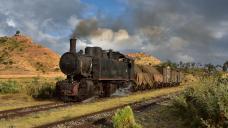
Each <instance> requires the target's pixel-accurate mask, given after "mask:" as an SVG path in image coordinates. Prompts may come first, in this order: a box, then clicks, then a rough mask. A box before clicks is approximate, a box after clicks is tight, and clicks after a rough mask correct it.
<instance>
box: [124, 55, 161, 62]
mask: <svg viewBox="0 0 228 128" xmlns="http://www.w3.org/2000/svg"><path fill="white" fill-rule="evenodd" d="M128 56H130V57H132V58H134V59H135V63H136V64H139V65H158V64H160V63H161V61H160V60H159V59H158V58H156V57H153V56H150V55H146V54H145V53H129V54H128Z"/></svg>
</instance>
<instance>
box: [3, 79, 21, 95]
mask: <svg viewBox="0 0 228 128" xmlns="http://www.w3.org/2000/svg"><path fill="white" fill-rule="evenodd" d="M19 91H20V86H19V85H18V83H17V82H16V81H12V80H8V81H6V82H2V83H0V93H2V94H6V93H18V92H19Z"/></svg>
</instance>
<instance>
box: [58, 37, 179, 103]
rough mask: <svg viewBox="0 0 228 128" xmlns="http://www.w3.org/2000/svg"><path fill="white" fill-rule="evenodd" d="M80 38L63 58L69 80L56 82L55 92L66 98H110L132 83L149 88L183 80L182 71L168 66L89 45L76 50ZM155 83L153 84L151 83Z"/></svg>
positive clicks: (71, 43) (62, 62) (62, 66)
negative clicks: (147, 63)
mask: <svg viewBox="0 0 228 128" xmlns="http://www.w3.org/2000/svg"><path fill="white" fill-rule="evenodd" d="M76 41H77V39H70V51H69V52H66V53H64V54H63V55H62V56H61V58H60V63H59V66H60V69H61V71H62V72H63V73H64V74H65V75H66V76H67V79H66V80H63V81H58V82H57V83H56V94H57V96H58V97H59V98H61V99H64V100H74V101H81V100H84V99H87V98H89V97H92V96H95V95H97V96H101V97H108V96H110V95H111V94H112V93H114V92H115V91H116V90H117V89H119V88H123V87H128V86H129V85H136V86H133V90H134V89H139V90H140V89H144V90H145V89H148V87H149V88H151V87H154V86H157V87H159V88H160V87H163V86H174V85H178V84H180V82H181V81H182V75H181V72H180V71H178V70H174V69H170V68H169V67H162V68H161V67H158V68H157V67H152V66H139V65H135V64H134V60H133V59H132V58H130V57H128V56H125V55H124V54H121V53H119V52H114V51H112V50H102V49H101V48H100V47H86V48H85V52H84V53H83V51H82V50H81V51H79V52H78V53H76ZM151 85H152V86H151Z"/></svg>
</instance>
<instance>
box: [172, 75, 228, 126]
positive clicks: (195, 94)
mask: <svg viewBox="0 0 228 128" xmlns="http://www.w3.org/2000/svg"><path fill="white" fill-rule="evenodd" d="M227 92H228V84H223V83H220V82H219V81H218V80H209V79H207V80H204V81H201V83H199V85H198V86H197V87H192V88H189V89H187V90H186V91H185V92H184V93H183V94H182V95H180V96H178V97H176V98H175V99H174V100H173V103H172V107H171V110H172V111H173V112H174V114H175V115H176V116H179V117H180V118H181V119H182V120H183V121H184V123H185V124H186V125H188V126H191V127H194V128H196V127H203V128H204V127H207V128H220V127H227V126H228V93H227Z"/></svg>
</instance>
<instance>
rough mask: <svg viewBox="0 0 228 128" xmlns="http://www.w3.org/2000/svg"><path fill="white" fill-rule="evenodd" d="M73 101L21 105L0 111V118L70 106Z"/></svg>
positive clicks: (10, 117)
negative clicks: (20, 106)
mask: <svg viewBox="0 0 228 128" xmlns="http://www.w3.org/2000/svg"><path fill="white" fill-rule="evenodd" d="M73 104H74V103H49V104H43V105H36V106H31V107H23V108H17V109H11V110H5V111H0V120H1V119H12V118H15V117H21V116H25V115H28V114H31V113H34V112H40V111H46V110H50V109H55V108H61V107H67V106H71V105H73Z"/></svg>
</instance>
